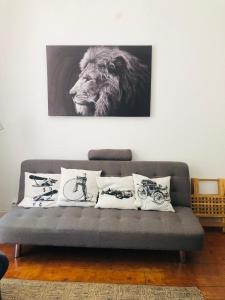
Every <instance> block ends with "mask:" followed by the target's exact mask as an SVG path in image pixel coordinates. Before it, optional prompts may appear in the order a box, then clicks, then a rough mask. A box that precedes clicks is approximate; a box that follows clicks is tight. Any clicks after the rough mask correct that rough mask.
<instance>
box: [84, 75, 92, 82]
mask: <svg viewBox="0 0 225 300" xmlns="http://www.w3.org/2000/svg"><path fill="white" fill-rule="evenodd" d="M83 79H84V80H86V81H90V80H91V77H90V76H88V75H86V76H84V77H83Z"/></svg>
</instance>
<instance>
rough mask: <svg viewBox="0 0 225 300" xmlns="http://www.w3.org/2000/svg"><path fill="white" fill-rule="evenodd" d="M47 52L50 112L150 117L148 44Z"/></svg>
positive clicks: (59, 48) (55, 48)
mask: <svg viewBox="0 0 225 300" xmlns="http://www.w3.org/2000/svg"><path fill="white" fill-rule="evenodd" d="M46 51H47V74H48V115H49V116H118V117H119V116H121V117H123V116H124V117H149V116H150V100H151V59H152V46H61V45H60V46H47V47H46Z"/></svg>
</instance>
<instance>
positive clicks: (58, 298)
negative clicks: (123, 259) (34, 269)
mask: <svg viewBox="0 0 225 300" xmlns="http://www.w3.org/2000/svg"><path fill="white" fill-rule="evenodd" d="M1 296H2V300H12V299H13V300H37V299H38V300H39V299H42V300H78V299H79V300H86V299H90V300H147V299H152V300H170V299H171V300H202V299H203V296H202V295H201V292H200V290H199V289H198V288H196V287H169V286H151V285H127V284H105V283H79V282H59V281H37V280H20V279H2V280H1Z"/></svg>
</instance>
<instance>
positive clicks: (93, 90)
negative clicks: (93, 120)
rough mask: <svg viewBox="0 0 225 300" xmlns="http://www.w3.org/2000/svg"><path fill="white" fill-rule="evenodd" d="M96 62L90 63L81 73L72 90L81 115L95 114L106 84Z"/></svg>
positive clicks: (77, 109)
mask: <svg viewBox="0 0 225 300" xmlns="http://www.w3.org/2000/svg"><path fill="white" fill-rule="evenodd" d="M100 75H101V74H100V72H99V70H98V68H97V66H96V65H95V64H91V63H89V64H88V65H87V66H86V68H85V69H84V70H83V71H82V72H81V73H80V75H79V79H78V80H77V82H76V83H75V85H74V86H73V87H72V89H71V90H70V94H72V95H73V102H74V104H75V108H76V112H77V114H80V115H94V113H95V106H96V103H97V101H98V99H99V97H100V92H101V90H102V88H103V86H104V80H103V79H102V78H101V76H100Z"/></svg>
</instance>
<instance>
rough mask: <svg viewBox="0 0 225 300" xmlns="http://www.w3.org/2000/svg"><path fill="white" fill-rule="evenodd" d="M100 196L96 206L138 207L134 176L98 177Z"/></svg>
mask: <svg viewBox="0 0 225 300" xmlns="http://www.w3.org/2000/svg"><path fill="white" fill-rule="evenodd" d="M97 185H98V188H99V197H98V202H97V204H96V206H95V207H96V208H117V209H137V207H136V206H135V198H134V183H133V178H132V176H126V177H98V178H97Z"/></svg>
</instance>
